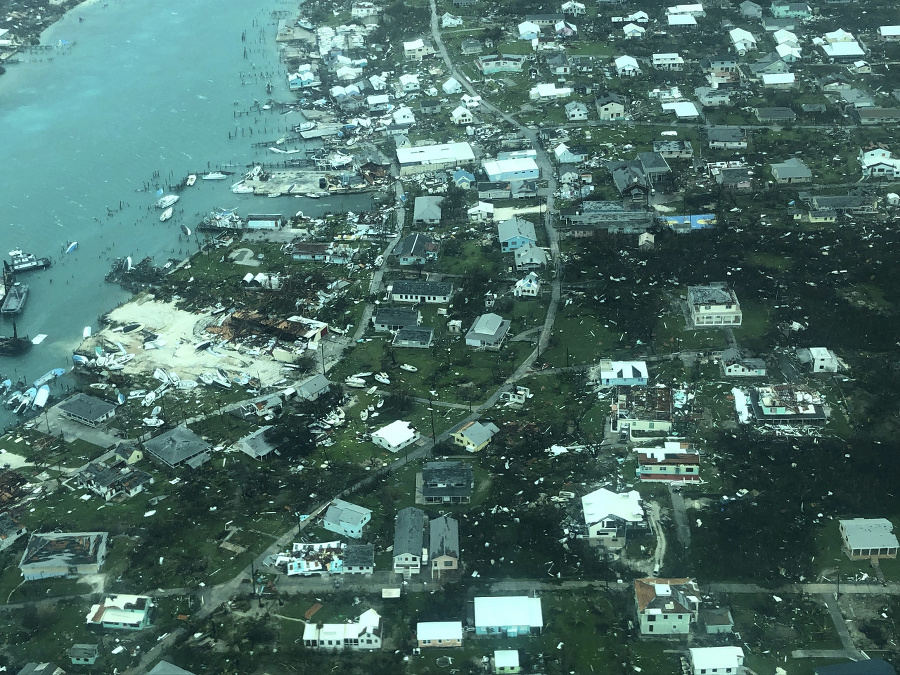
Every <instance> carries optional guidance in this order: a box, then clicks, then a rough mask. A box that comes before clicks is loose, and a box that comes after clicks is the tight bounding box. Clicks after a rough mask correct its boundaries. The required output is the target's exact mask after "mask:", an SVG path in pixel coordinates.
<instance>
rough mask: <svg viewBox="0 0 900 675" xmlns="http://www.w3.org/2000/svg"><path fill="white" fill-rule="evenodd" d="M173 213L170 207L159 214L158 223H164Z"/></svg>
mask: <svg viewBox="0 0 900 675" xmlns="http://www.w3.org/2000/svg"><path fill="white" fill-rule="evenodd" d="M173 213H174V211H173V210H172V207H171V206H170V207H169V208H167V209H166V210H165V211H163V212H162V213H160V214H159V222H161V223H164V222H166V221H167V220H168V219H169V218H171V217H172V214H173Z"/></svg>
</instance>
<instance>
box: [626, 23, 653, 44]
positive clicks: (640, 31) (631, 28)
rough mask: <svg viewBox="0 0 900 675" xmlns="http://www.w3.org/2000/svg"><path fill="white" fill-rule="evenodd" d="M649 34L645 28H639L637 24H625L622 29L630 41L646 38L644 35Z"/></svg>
mask: <svg viewBox="0 0 900 675" xmlns="http://www.w3.org/2000/svg"><path fill="white" fill-rule="evenodd" d="M646 32H647V29H646V28H644V27H643V26H638V25H637V24H636V23H629V24H625V25H624V26H623V27H622V33H623V34H624V35H625V38H626V39H628V40H632V39H640V38H642V37H644V33H646Z"/></svg>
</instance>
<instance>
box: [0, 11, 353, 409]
mask: <svg viewBox="0 0 900 675" xmlns="http://www.w3.org/2000/svg"><path fill="white" fill-rule="evenodd" d="M296 7H297V3H296V2H295V1H293V2H288V1H283V0H268V1H266V2H261V3H260V2H222V1H221V0H216V1H213V0H154V2H151V3H133V2H127V1H124V0H110V1H103V0H101V1H100V2H95V3H93V4H89V5H87V6H82V7H80V8H76V9H75V10H73V11H72V12H71V13H70V14H68V15H67V16H66V17H65V18H64V19H62V20H61V21H60V22H59V23H57V24H55V25H54V26H52V27H50V28H49V29H48V30H47V31H46V32H45V34H44V35H43V36H42V44H46V45H59V44H60V41H63V44H65V43H70V46H60V47H57V48H55V49H53V50H48V51H42V52H34V53H30V54H25V55H23V62H22V63H19V64H14V65H11V66H9V67H8V68H7V74H6V75H4V76H2V77H0V185H2V199H0V256H4V257H5V254H6V252H7V251H9V250H12V249H13V248H16V247H19V248H22V249H23V250H25V251H28V252H31V253H34V254H35V255H38V256H44V255H47V256H50V257H52V258H53V260H54V265H53V266H52V267H51V268H50V269H49V270H47V271H45V272H32V273H29V274H26V275H21V277H20V281H23V282H24V283H27V284H29V285H30V287H31V293H30V296H29V299H28V303H27V306H26V308H25V311H24V313H23V314H22V315H20V317H18V319H17V323H18V328H19V332H20V334H22V333H25V334H28V335H29V336H31V337H34V336H35V335H37V334H39V333H45V334H47V336H48V337H47V339H46V341H45V342H44V343H43V344H40V345H37V346H35V347H34V348H33V349H32V350H31V352H30V354H28V355H27V356H25V357H21V358H17V359H12V358H4V357H0V373H3V374H4V375H6V376H8V377H12V378H13V379H14V380H15V379H16V378H18V377H24V378H25V379H27V380H28V381H29V382H30V381H32V380H34V379H36V378H38V377H39V376H40V375H42V374H43V373H44V372H46V371H47V370H49V369H50V368H54V367H66V366H68V365H70V362H69V358H68V357H69V355H70V354H71V351H72V349H73V347H75V346H77V345H78V343H79V342H80V338H81V334H82V330H83V329H84V327H85V326H87V325H91V326H92V327H94V328H95V329H96V324H97V317H98V316H100V315H102V314H104V313H105V312H107V311H109V310H110V309H111V308H113V307H114V306H115V305H117V304H119V303H120V302H122V301H124V300H125V299H127V297H128V296H127V295H126V294H125V293H124V292H123V291H122V290H120V289H119V288H118V287H116V286H112V285H110V284H106V283H105V282H104V281H103V278H104V276H105V275H106V273H107V271H108V270H109V267H110V264H111V262H112V260H113V259H115V258H118V257H122V256H126V255H131V256H132V257H133V258H134V260H135V261H137V260H140V259H141V258H143V257H144V256H147V255H149V256H153V257H154V258H155V259H157V260H158V261H162V260H165V259H167V258H168V257H170V256H171V257H179V256H180V255H181V254H182V253H187V251H188V250H189V243H188V242H187V241H186V240H185V239H184V237H183V236H182V235H181V231H180V227H181V224H182V223H185V224H187V225H188V226H189V227H191V228H192V229H193V228H194V227H195V225H196V223H197V222H198V221H199V219H200V218H201V217H202V215H203V214H205V213H207V212H209V211H210V210H211V209H213V208H214V207H235V206H236V207H238V209H239V213H241V214H246V213H251V212H264V213H272V212H283V213H285V214H293V213H295V212H296V211H298V210H303V211H304V212H305V213H307V214H311V215H317V214H318V213H321V212H324V211H327V210H330V211H338V210H342V209H344V207H345V206H346V208H349V209H350V210H356V211H358V210H362V209H364V208H367V207H368V205H369V203H370V202H369V200H368V198H362V197H357V198H355V199H352V200H351V201H350V202H342V203H339V204H338V203H329V200H328V199H323V200H318V201H311V200H306V199H295V198H278V199H261V198H255V197H252V196H249V197H248V196H246V195H234V194H232V193H231V191H230V189H229V188H230V186H231V183H232V182H234V181H235V180H237V177H235V178H234V179H232V180H225V181H202V180H198V181H197V184H196V186H194V187H193V188H188V189H186V190H185V191H184V192H183V193H181V195H182V196H181V200H180V201H179V202H178V204H176V206H175V217H173V218H172V219H171V220H169V221H168V222H166V223H160V222H159V220H158V218H159V211H157V210H155V209H153V208H152V204H153V202H154V201H155V200H156V199H157V189H159V188H162V189H166V187H167V186H168V185H171V184H177V183H178V182H180V181H181V180H182V179H183V178H184V177H185V176H186V175H187V174H189V173H202V172H205V171H207V170H208V169H222V170H223V171H230V172H236V173H239V174H240V173H243V172H244V171H246V166H247V165H248V164H251V163H253V162H255V161H268V162H272V161H273V159H272V153H268V155H269V156H266V153H267V150H266V149H265V148H261V149H256V148H252V147H251V145H252V143H254V142H258V141H274V140H276V139H278V138H280V137H281V136H282V135H283V133H284V132H285V131H287V130H289V128H290V127H291V126H292V125H293V124H296V123H297V122H298V121H302V120H300V118H299V116H298V115H296V114H292V115H289V116H282V115H281V114H280V113H279V112H277V111H275V110H269V111H263V110H261V109H259V107H258V105H256V103H255V102H259V103H264V102H265V101H266V100H267V99H269V98H275V99H277V100H282V101H287V100H291V99H292V98H293V96H292V95H291V94H290V93H288V92H287V85H286V71H285V68H284V66H283V65H282V64H281V63H280V61H279V57H278V51H277V48H276V46H275V40H274V38H275V34H276V31H277V24H278V20H279V17H280V16H287V15H288V14H290V15H291V16H293V15H294V14H295V12H296ZM267 83H271V85H272V87H273V91H272V93H271V95H270V94H268V93H267V91H266V85H267ZM254 109H255V110H256V112H251V113H250V114H242V113H245V112H247V111H250V110H254ZM251 133H252V135H251ZM229 135H230V136H231V138H229ZM71 241H77V242H78V248H77V250H76V251H74V252H73V253H70V254H63V253H62V251H63V250H64V249H65V246H66V244H67V243H68V242H71ZM193 248H194V246H191V249H193ZM0 331H2V332H3V333H4V334H10V333H11V332H12V325H11V321H9V320H3V321H2V324H0ZM65 386H66V382H65V378H63V379H62V380H61V381H59V382H57V383H55V384H54V388H55V391H54V393H60V391H59V390H60V388H63V389H64V388H65ZM11 420H12V417H11V416H9V415H8V414H7V413H6V411H5V410H0V426H5V425H6V424H8V423H9V422H10V421H11Z"/></svg>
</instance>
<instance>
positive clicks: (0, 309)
mask: <svg viewBox="0 0 900 675" xmlns="http://www.w3.org/2000/svg"><path fill="white" fill-rule="evenodd" d="M27 299H28V286H27V285H26V284H21V283H19V282H16V283H14V284H13V285H12V286H10V287H8V288H7V289H6V297H5V298H3V305H0V314H21V312H22V310H23V309H25V300H27Z"/></svg>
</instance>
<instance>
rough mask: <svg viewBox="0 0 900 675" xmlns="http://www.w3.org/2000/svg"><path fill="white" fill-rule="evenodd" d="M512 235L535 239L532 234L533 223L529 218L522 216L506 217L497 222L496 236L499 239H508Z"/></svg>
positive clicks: (511, 237) (512, 236)
mask: <svg viewBox="0 0 900 675" xmlns="http://www.w3.org/2000/svg"><path fill="white" fill-rule="evenodd" d="M514 237H524V238H525V239H530V240H531V241H537V237H536V236H535V234H534V224H533V223H532V222H531V221H530V220H525V219H524V218H516V217H515V216H513V217H512V218H508V219H507V220H504V221H503V222H501V223H497V238H498V239H499V240H500V241H509V240H510V239H513V238H514Z"/></svg>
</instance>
